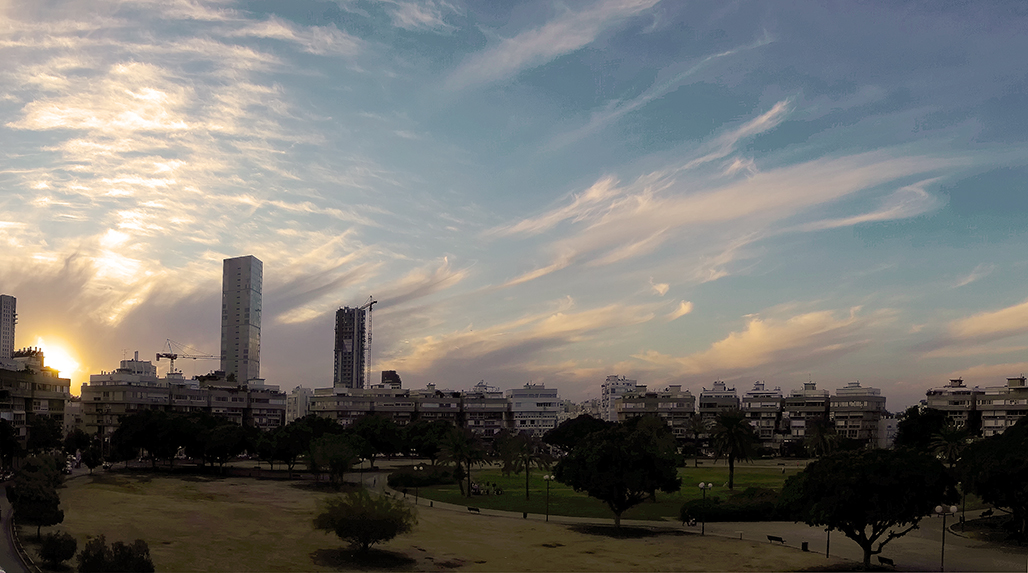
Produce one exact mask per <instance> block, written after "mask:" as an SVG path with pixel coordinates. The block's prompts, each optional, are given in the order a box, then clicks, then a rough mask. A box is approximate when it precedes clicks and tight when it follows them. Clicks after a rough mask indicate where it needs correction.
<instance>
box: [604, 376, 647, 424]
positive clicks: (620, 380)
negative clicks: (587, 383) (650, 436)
mask: <svg viewBox="0 0 1028 573" xmlns="http://www.w3.org/2000/svg"><path fill="white" fill-rule="evenodd" d="M637 385H638V382H637V381H636V380H629V379H627V378H625V377H624V376H617V375H611V376H607V379H606V380H605V381H604V382H603V385H602V386H601V387H600V418H601V419H602V420H604V421H605V422H617V420H618V408H617V399H618V397H619V396H621V395H623V394H625V393H628V392H631V391H633V390H635V387H636V386H637Z"/></svg>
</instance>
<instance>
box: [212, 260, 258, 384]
mask: <svg viewBox="0 0 1028 573" xmlns="http://www.w3.org/2000/svg"><path fill="white" fill-rule="evenodd" d="M263 281H264V263H262V262H261V261H260V259H258V258H257V257H254V256H252V255H248V256H245V257H236V258H234V259H225V261H224V265H223V267H222V275H221V370H222V371H224V372H225V375H226V376H227V377H228V379H229V380H230V381H232V382H238V383H245V382H247V381H248V380H254V379H257V378H260V376H261V372H260V370H261V285H262V283H263Z"/></svg>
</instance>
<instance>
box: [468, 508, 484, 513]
mask: <svg viewBox="0 0 1028 573" xmlns="http://www.w3.org/2000/svg"><path fill="white" fill-rule="evenodd" d="M468 511H470V512H472V513H482V512H481V511H479V509H478V508H477V507H469V508H468Z"/></svg>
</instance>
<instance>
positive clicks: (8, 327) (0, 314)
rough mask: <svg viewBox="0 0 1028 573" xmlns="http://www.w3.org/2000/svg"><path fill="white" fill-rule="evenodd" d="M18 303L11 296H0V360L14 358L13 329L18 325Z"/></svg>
mask: <svg viewBox="0 0 1028 573" xmlns="http://www.w3.org/2000/svg"><path fill="white" fill-rule="evenodd" d="M17 306H18V301H17V299H15V298H14V297H13V296H11V295H7V294H0V360H10V359H11V358H12V357H13V356H14V327H15V325H16V324H18V311H17Z"/></svg>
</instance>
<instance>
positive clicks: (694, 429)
mask: <svg viewBox="0 0 1028 573" xmlns="http://www.w3.org/2000/svg"><path fill="white" fill-rule="evenodd" d="M709 431H710V423H709V422H708V421H707V420H704V419H703V418H702V417H700V415H699V414H694V415H693V417H692V418H689V432H690V433H692V443H693V447H695V448H696V457H695V458H693V465H694V467H700V435H702V434H706V433H707V432H709Z"/></svg>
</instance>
